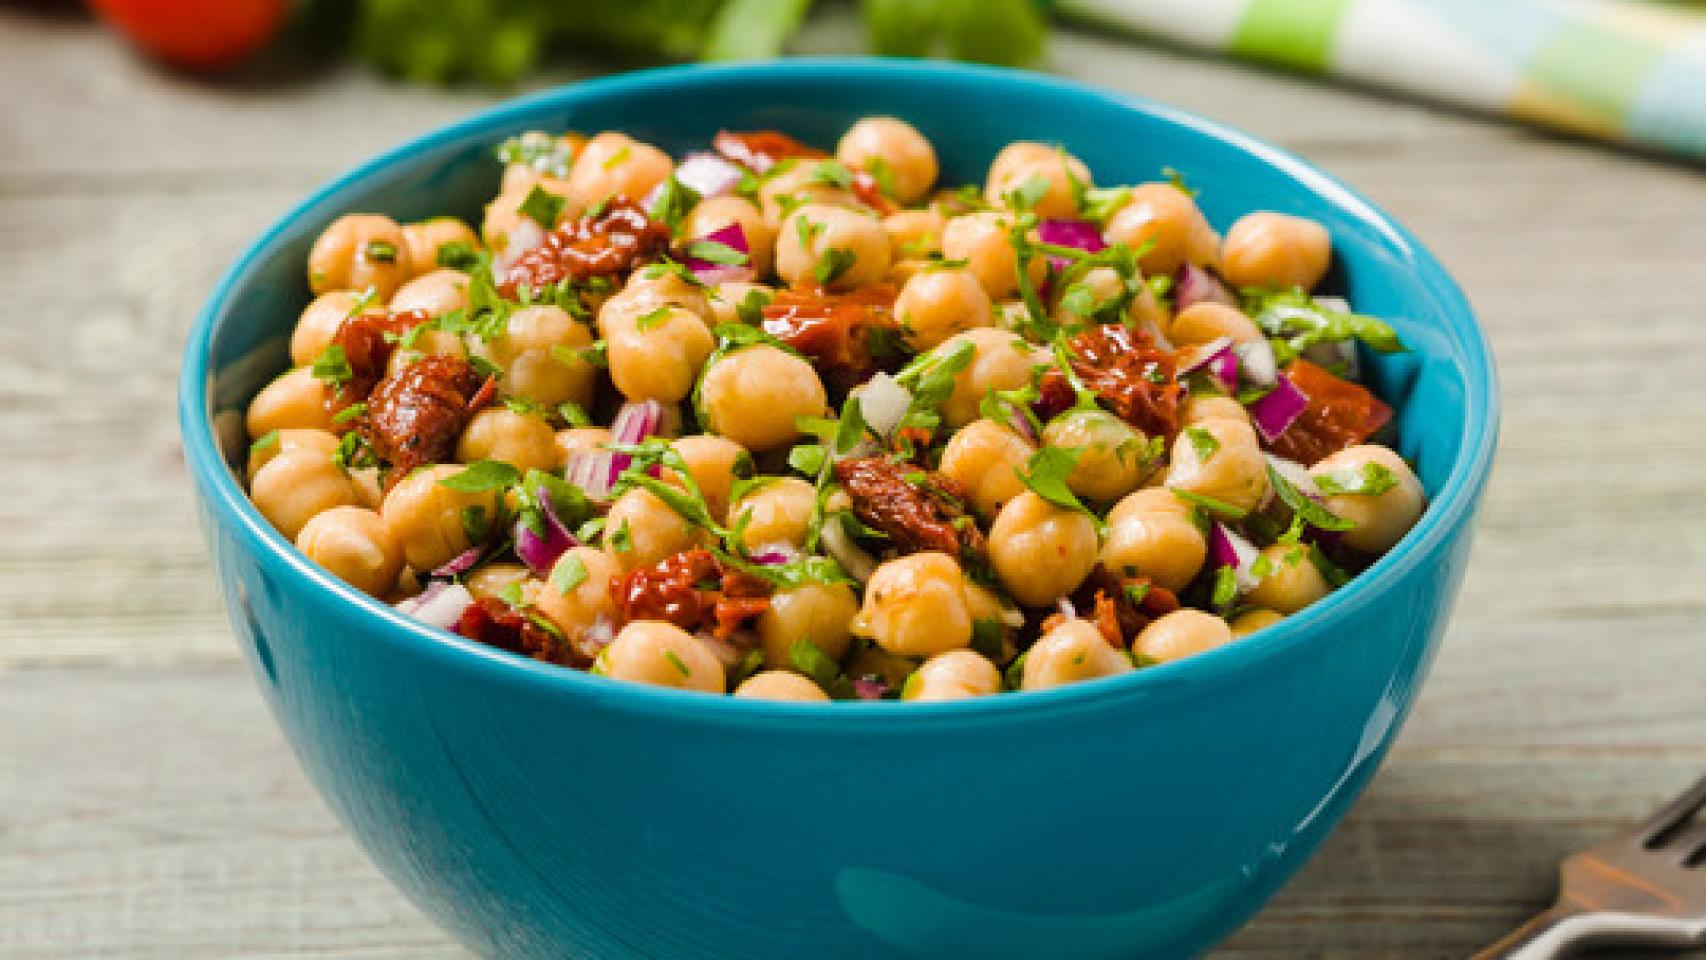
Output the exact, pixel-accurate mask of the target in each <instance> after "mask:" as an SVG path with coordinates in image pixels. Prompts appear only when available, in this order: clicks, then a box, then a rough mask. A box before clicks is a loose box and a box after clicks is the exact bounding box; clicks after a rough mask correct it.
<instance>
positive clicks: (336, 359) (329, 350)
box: [309, 343, 355, 387]
mask: <svg viewBox="0 0 1706 960" xmlns="http://www.w3.org/2000/svg"><path fill="white" fill-rule="evenodd" d="M309 372H310V373H312V374H313V376H314V379H316V380H318V381H320V382H321V383H324V384H326V385H327V386H332V387H338V386H342V385H343V384H345V383H347V382H349V380H350V379H351V378H352V377H354V376H355V371H354V370H353V369H351V368H350V364H349V357H348V356H346V355H345V354H344V348H343V347H342V346H340V345H339V344H336V343H329V344H327V345H326V349H324V350H322V351H320V355H319V356H318V357H315V358H314V366H313V367H311V368H310V369H309Z"/></svg>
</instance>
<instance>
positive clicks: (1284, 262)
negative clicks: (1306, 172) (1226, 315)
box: [1220, 210, 1333, 290]
mask: <svg viewBox="0 0 1706 960" xmlns="http://www.w3.org/2000/svg"><path fill="white" fill-rule="evenodd" d="M1332 258H1333V238H1332V236H1331V235H1329V234H1328V233H1327V228H1326V227H1323V226H1322V225H1320V224H1319V223H1316V222H1315V221H1313V220H1307V219H1304V218H1303V217H1292V216H1287V215H1286V214H1283V213H1271V212H1269V211H1266V210H1259V211H1257V212H1255V213H1249V214H1245V215H1244V216H1242V217H1240V218H1238V222H1236V223H1234V224H1233V225H1232V229H1230V230H1228V231H1226V240H1225V241H1224V242H1223V243H1221V245H1220V273H1221V276H1223V277H1225V278H1226V282H1227V283H1229V284H1231V285H1232V286H1234V287H1278V288H1281V289H1287V290H1289V289H1291V288H1292V287H1301V288H1303V289H1304V290H1311V289H1314V287H1315V285H1316V284H1318V283H1320V282H1321V278H1322V277H1324V276H1326V274H1327V264H1328V262H1329V261H1330V260H1332Z"/></svg>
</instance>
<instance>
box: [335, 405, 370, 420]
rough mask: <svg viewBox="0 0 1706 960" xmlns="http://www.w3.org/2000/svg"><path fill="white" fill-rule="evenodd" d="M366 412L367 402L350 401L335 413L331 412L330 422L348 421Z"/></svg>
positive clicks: (358, 417)
mask: <svg viewBox="0 0 1706 960" xmlns="http://www.w3.org/2000/svg"><path fill="white" fill-rule="evenodd" d="M366 413H367V404H365V403H352V404H350V405H349V406H347V407H345V408H343V409H342V410H339V411H338V412H337V413H334V414H332V422H333V423H340V424H341V423H349V422H350V421H351V420H357V419H360V418H361V417H362V416H364V415H365V414H366Z"/></svg>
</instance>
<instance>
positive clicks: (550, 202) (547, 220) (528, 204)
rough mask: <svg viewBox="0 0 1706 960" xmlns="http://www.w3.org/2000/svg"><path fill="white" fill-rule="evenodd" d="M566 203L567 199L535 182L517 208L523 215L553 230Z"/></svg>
mask: <svg viewBox="0 0 1706 960" xmlns="http://www.w3.org/2000/svg"><path fill="white" fill-rule="evenodd" d="M566 203H568V201H567V200H565V199H563V198H562V197H559V196H557V195H556V194H554V193H551V192H550V191H547V190H544V189H542V188H540V187H539V186H538V185H537V184H535V185H534V187H533V189H532V190H530V191H528V193H527V197H526V199H524V200H522V201H521V206H520V207H519V208H517V210H518V212H520V213H521V215H522V216H524V217H527V218H528V219H529V220H532V221H533V222H534V223H537V224H539V225H540V226H541V227H544V228H545V229H547V230H551V229H554V228H555V227H556V226H557V218H558V217H561V216H562V215H563V206H564V205H565V204H566Z"/></svg>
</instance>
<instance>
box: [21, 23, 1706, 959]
mask: <svg viewBox="0 0 1706 960" xmlns="http://www.w3.org/2000/svg"><path fill="white" fill-rule="evenodd" d="M41 9H42V7H41V6H40V5H36V6H30V5H25V6H23V7H21V8H20V7H18V6H16V5H13V6H7V7H5V8H3V9H0V77H4V79H5V80H6V81H7V82H6V88H7V89H8V90H9V91H11V93H10V95H9V96H8V97H7V100H6V103H5V105H4V106H3V107H0V235H4V236H6V237H8V238H10V240H9V242H7V243H5V244H0V294H3V295H4V301H3V302H4V304H5V306H4V309H3V312H0V450H4V453H5V457H6V460H7V463H6V466H5V467H4V468H0V477H3V478H4V483H3V489H4V492H5V494H6V496H4V497H0V537H3V538H4V541H5V544H6V549H5V550H3V551H0V956H4V957H20V958H24V957H28V958H32V960H34V958H41V960H57V958H72V957H77V958H84V957H159V958H168V957H170V958H203V957H206V958H212V957H238V956H241V957H309V956H311V957H347V958H404V957H408V958H439V957H445V958H448V957H461V956H464V954H463V953H461V952H460V951H459V950H458V949H456V948H455V947H454V946H453V945H451V944H450V943H449V942H448V941H447V940H446V938H445V937H444V936H443V935H442V934H440V933H438V932H437V931H436V930H435V929H434V928H433V927H432V926H431V925H430V924H429V923H428V922H427V921H426V920H424V919H423V918H421V917H420V916H419V915H418V914H417V913H415V912H414V911H413V910H412V909H411V908H409V907H408V906H407V905H406V904H405V903H403V902H402V901H401V899H400V898H399V897H398V896H397V895H396V894H395V893H394V892H392V890H391V889H390V888H389V887H388V886H387V885H386V884H385V883H384V881H383V880H382V879H381V878H380V877H379V876H378V874H377V873H376V872H375V871H374V870H373V869H372V868H371V867H370V866H368V865H367V864H366V862H365V861H364V860H363V859H362V858H361V856H360V854H359V853H358V852H357V851H356V849H355V847H354V845H353V844H352V843H351V842H350V841H349V840H348V839H347V838H346V837H345V836H344V835H343V834H342V832H341V831H340V830H339V829H338V827H337V826H336V824H335V823H334V822H333V821H332V819H331V817H330V816H329V815H328V814H327V813H326V811H325V809H324V808H323V807H322V806H321V805H320V803H319V802H318V801H317V800H316V799H315V798H314V796H313V795H312V793H311V792H310V791H309V789H308V787H307V785H306V783H305V782H304V781H303V779H302V777H301V775H300V774H299V773H298V772H297V770H296V768H295V766H294V764H293V762H292V761H291V759H290V757H289V755H288V752H287V750H286V748H285V746H284V744H283V742H282V740H281V739H280V737H279V736H278V734H277V732H276V731H275V730H274V728H273V727H272V725H271V723H270V721H269V720H268V719H267V718H266V717H265V715H264V710H263V709H262V707H261V703H260V700H259V698H258V697H257V696H256V695H255V694H254V692H253V691H252V689H251V686H250V683H249V681H248V679H247V678H246V677H245V676H244V675H243V672H242V670H241V669H240V668H239V667H237V666H236V665H235V664H234V662H233V661H234V659H235V651H234V647H233V645H232V643H231V641H230V638H229V634H228V632H227V629H226V626H225V624H224V622H223V619H222V617H221V615H220V613H219V610H218V607H217V602H216V600H215V597H214V593H213V589H212V585H211V581H210V579H209V577H208V575H207V571H206V569H205V561H204V559H203V556H202V551H201V543H200V537H199V534H198V533H197V532H196V530H195V528H194V522H193V518H192V516H191V510H190V505H189V495H188V491H187V487H186V480H185V477H184V474H183V469H182V466H181V464H180V462H179V458H178V453H177V443H176V434H177V431H176V426H175V421H174V414H173V397H174V389H173V385H174V379H175V376H176V371H177V359H178V352H179V349H180V346H181V343H182V338H183V336H184V333H185V331H186V330H187V328H188V325H189V321H190V318H191V316H192V315H193V313H194V311H195V308H196V307H197V305H198V304H199V302H200V301H201V299H202V298H203V297H204V296H205V294H206V293H207V291H208V289H209V288H210V287H211V285H212V283H213V281H214V279H215V278H216V277H217V275H218V273H219V272H220V271H221V270H222V269H223V268H224V266H225V265H226V263H227V262H228V260H229V258H230V257H231V256H232V255H233V254H234V253H235V251H236V250H237V249H238V247H239V246H240V245H241V244H242V243H244V242H245V241H246V240H247V239H248V238H249V237H251V236H252V235H253V234H254V233H255V232H256V231H257V230H259V229H260V228H261V227H262V226H264V225H265V223H266V222H267V221H268V220H270V219H271V218H272V217H274V216H276V215H277V214H278V213H279V212H281V211H282V210H283V209H284V208H285V207H286V206H287V205H288V204H290V203H291V202H293V201H294V200H295V199H296V198H297V197H299V196H301V195H302V194H303V193H304V192H305V191H307V190H308V189H310V188H311V187H313V186H314V185H315V184H317V183H319V182H320V181H322V180H323V179H325V178H326V177H327V176H329V175H330V174H332V173H335V172H336V171H337V170H339V169H341V168H343V167H345V166H347V165H349V164H350V163H352V162H353V161H355V160H357V159H360V158H361V157H364V156H367V155H370V154H372V153H374V152H376V151H377V150H379V149H382V148H383V147H385V146H387V145H389V144H391V143H394V142H396V141H398V140H400V139H403V138H405V137H407V136H412V135H414V134H417V133H420V132H422V131H424V130H427V129H429V128H431V127H433V126H436V125H438V124H440V123H442V122H445V121H448V120H450V119H452V118H454V117H457V116H459V115H461V114H463V113H465V112H467V111H469V110H471V109H474V108H476V107H478V106H480V105H482V104H484V103H486V102H488V101H489V100H490V99H491V97H490V96H489V95H487V94H485V93H482V92H479V91H463V92H451V93H446V92H442V91H433V90H423V89H417V88H406V87H395V86H389V85H386V84H384V83H382V82H380V81H378V80H376V79H374V78H372V77H370V76H368V75H366V74H365V73H364V72H362V71H361V70H360V69H359V68H356V67H351V66H346V67H338V68H327V69H323V70H316V71H309V72H305V73H295V72H291V71H275V73H276V75H273V76H267V75H261V76H251V77H247V78H244V79H243V80H242V81H241V82H240V83H238V84H236V85H235V86H228V85H213V84H202V83H197V82H194V81H185V80H182V79H179V78H175V77H171V76H167V75H164V74H162V73H160V72H158V71H156V70H153V69H151V68H149V67H147V66H146V65H144V64H141V63H139V62H138V61H136V60H135V59H133V58H131V57H128V56H126V55H124V54H123V52H122V51H120V50H118V49H117V48H116V47H115V46H114V45H113V43H112V42H111V41H110V40H109V39H108V38H106V37H105V36H102V35H100V34H97V33H96V32H94V31H93V30H91V29H90V28H89V27H88V26H87V25H86V24H85V23H83V22H82V21H81V20H80V19H78V18H77V17H75V16H62V15H57V14H44V13H42V12H40V10H41ZM854 36H855V32H854V29H853V25H852V24H851V23H850V22H849V21H848V19H847V18H846V16H845V15H832V16H830V17H829V18H828V20H827V21H823V22H820V23H819V24H818V25H816V26H814V27H813V29H812V30H811V31H810V32H809V33H808V35H807V36H806V37H805V38H804V40H803V41H802V43H801V44H800V48H801V49H802V51H810V52H835V51H846V50H850V49H852V48H854V46H855V44H856V40H855V39H854ZM1054 61H1055V63H1056V65H1057V68H1058V69H1059V70H1060V71H1061V72H1063V73H1066V74H1069V75H1072V76H1076V77H1080V78H1082V79H1086V80H1089V81H1092V82H1096V83H1101V84H1104V85H1108V86H1112V87H1117V88H1121V89H1125V90H1130V91H1133V92H1136V93H1141V94H1143V95H1146V96H1151V97H1154V98H1156V99H1160V100H1164V101H1169V102H1172V103H1176V104H1178V105H1181V106H1184V107H1187V108H1190V109H1194V110H1199V111H1201V112H1203V113H1206V114H1208V115H1210V116H1214V117H1218V118H1221V119H1224V120H1227V121H1229V122H1232V123H1234V124H1237V125H1240V126H1243V127H1245V128H1246V129H1249V130H1251V131H1252V132H1254V133H1256V134H1258V135H1260V136H1262V137H1264V138H1267V139H1269V140H1272V141H1275V142H1278V143H1280V144H1282V145H1285V146H1287V147H1290V148H1292V149H1294V150H1297V151H1299V152H1301V153H1303V154H1305V155H1306V156H1309V157H1311V158H1312V159H1314V160H1316V161H1318V162H1320V163H1322V164H1323V165H1324V166H1326V167H1327V168H1329V169H1331V170H1333V171H1334V172H1336V173H1338V174H1340V175H1341V176H1343V177H1344V178H1346V179H1347V180H1349V181H1350V182H1351V183H1353V184H1355V185H1356V186H1357V187H1358V188H1360V189H1361V190H1362V191H1364V192H1365V193H1367V194H1368V195H1369V196H1370V197H1372V198H1373V199H1374V200H1375V201H1376V202H1377V203H1379V204H1381V205H1383V206H1385V207H1386V208H1387V209H1389V210H1391V211H1392V212H1393V213H1394V214H1396V215H1397V216H1399V217H1400V218H1402V219H1403V220H1405V221H1406V222H1407V223H1409V224H1410V225H1411V226H1412V227H1414V228H1415V230H1416V231H1417V232H1418V233H1419V234H1420V235H1421V236H1422V237H1423V238H1424V239H1425V240H1426V241H1428V242H1429V243H1430V244H1431V245H1432V246H1433V247H1434V248H1435V249H1436V250H1437V251H1438V252H1439V253H1440V255H1441V256H1442V258H1443V259H1444V260H1445V261H1446V263H1447V265H1448V266H1450V267H1451V268H1452V269H1453V270H1454V271H1455V272H1456V273H1457V275H1458V276H1459V278H1460V279H1461V281H1462V282H1463V284H1464V286H1465V288H1466V289H1467V290H1468V292H1469V294H1470V296H1471V298H1472V299H1473V300H1474V301H1475V303H1476V305H1477V307H1478V308H1479V310H1480V311H1481V313H1482V315H1483V318H1484V320H1485V322H1486V324H1487V327H1488V329H1489V330H1490V332H1491V334H1492V337H1493V340H1494V342H1495V347H1496V349H1497V352H1498V355H1499V359H1500V362H1501V366H1502V374H1503V380H1504V389H1505V399H1506V416H1505V434H1504V436H1505V440H1504V444H1503V449H1502V454H1501V458H1500V465H1499V469H1498V473H1497V476H1496V477H1495V478H1494V482H1493V485H1492V488H1491V490H1490V492H1489V495H1488V498H1487V502H1486V507H1485V513H1484V519H1483V522H1482V524H1481V527H1480V538H1479V543H1478V546H1477V552H1476V556H1475V560H1474V562H1473V565H1472V570H1471V573H1470V577H1469V581H1468V585H1467V586H1466V588H1465V590H1464V595H1463V600H1462V603H1461V605H1460V607H1459V612H1458V615H1457V618H1456V620H1455V622H1454V626H1453V628H1452V633H1451V636H1450V638H1449V640H1448V643H1447V646H1446V649H1445V651H1444V653H1443V654H1442V656H1441V658H1440V661H1439V665H1438V668H1437V670H1436V674H1435V677H1434V679H1433V680H1432V681H1431V683H1430V686H1429V688H1428V690H1427V692H1426V693H1425V694H1424V696H1423V699H1422V702H1421V704H1420V706H1419V707H1418V709H1417V711H1416V716H1415V718H1414V720H1413V721H1412V723H1411V725H1410V726H1409V728H1408V729H1407V730H1406V732H1405V734H1404V736H1403V738H1402V739H1401V741H1400V742H1399V745H1398V746H1397V748H1396V749H1395V750H1394V752H1393V754H1392V757H1391V760H1390V762H1389V763H1388V764H1387V766H1386V768H1385V770H1384V771H1383V772H1382V773H1381V774H1380V776H1379V777H1378V778H1377V779H1376V780H1375V782H1374V785H1373V787H1372V788H1371V789H1370V791H1369V793H1368V795H1367V797H1366V798H1365V799H1364V800H1363V801H1362V803H1360V804H1359V805H1358V806H1357V808H1356V809H1355V810H1354V811H1353V812H1352V814H1351V816H1350V818H1349V819H1348V821H1347V822H1346V824H1345V826H1344V828H1343V829H1342V830H1341V831H1340V832H1339V833H1338V834H1337V835H1336V836H1335V837H1334V838H1333V839H1332V840H1331V841H1330V842H1329V843H1328V845H1327V847H1326V848H1325V850H1324V851H1323V853H1322V855H1321V856H1320V857H1319V858H1318V859H1317V860H1316V861H1315V862H1314V863H1312V864H1311V865H1310V866H1309V867H1308V868H1307V869H1306V870H1305V871H1304V872H1303V874H1302V875H1301V876H1300V877H1299V878H1298V880H1297V881H1296V883H1295V884H1293V885H1292V886H1291V887H1290V888H1289V889H1288V890H1287V891H1286V892H1285V893H1284V894H1282V896H1281V897H1280V898H1279V899H1278V900H1277V901H1276V902H1275V903H1274V904H1273V906H1272V907H1271V908H1270V909H1269V910H1267V911H1266V912H1265V913H1264V914H1263V915H1262V916H1261V917H1259V918H1258V919H1257V920H1256V921H1255V922H1254V923H1253V924H1252V925H1251V926H1250V927H1249V928H1247V929H1246V930H1245V931H1244V932H1242V933H1241V934H1240V935H1239V936H1238V937H1237V938H1236V939H1235V940H1234V941H1233V942H1232V943H1231V944H1229V945H1228V946H1227V947H1226V948H1225V949H1224V950H1223V951H1221V953H1220V955H1221V956H1225V957H1248V958H1256V957H1275V958H1277V957H1300V956H1319V957H1395V958H1396V957H1402V958H1427V957H1439V958H1446V957H1453V956H1461V955H1463V954H1465V953H1466V952H1468V951H1469V950H1470V949H1471V948H1473V947H1474V946H1476V945H1478V944H1479V943H1481V942H1484V941H1486V940H1488V939H1491V938H1492V937H1494V936H1495V935H1497V934H1498V933H1500V932H1501V931H1502V930H1503V929H1505V928H1507V927H1509V926H1510V925H1512V924H1514V923H1515V922H1517V921H1518V920H1519V919H1520V918H1521V917H1522V916H1523V915H1524V914H1525V913H1526V912H1528V911H1530V910H1533V909H1536V908H1538V907H1539V906H1540V905H1541V904H1542V903H1543V901H1545V900H1546V899H1547V898H1548V897H1549V896H1550V893H1551V890H1550V886H1551V874H1552V869H1553V864H1554V863H1555V861H1556V860H1557V858H1558V857H1560V856H1561V855H1562V854H1564V853H1566V852H1568V851H1569V850H1571V849H1573V848H1575V847H1577V846H1580V845H1581V844H1583V843H1585V842H1587V841H1589V840H1591V839H1593V838H1595V837H1598V836H1600V835H1603V834H1604V833H1607V832H1610V831H1612V830H1614V829H1616V828H1617V827H1619V826H1621V825H1622V824H1624V823H1627V822H1628V821H1630V820H1632V819H1634V818H1637V817H1639V816H1641V815H1643V814H1644V813H1645V812H1646V811H1647V810H1648V809H1649V808H1650V807H1651V806H1652V805H1653V804H1654V803H1655V802H1657V801H1658V800H1660V799H1662V798H1663V797H1665V796H1666V795H1667V794H1668V793H1670V792H1671V791H1674V790H1675V789H1678V788H1679V787H1681V786H1682V785H1683V784H1685V783H1687V782H1689V781H1690V780H1691V779H1692V778H1693V777H1694V776H1697V775H1698V772H1699V771H1700V770H1701V769H1702V768H1706V695H1703V691H1706V657H1703V653H1706V496H1702V494H1703V493H1706V377H1703V376H1701V374H1700V371H1701V370H1703V369H1706V307H1703V306H1702V304H1706V267H1702V260H1701V258H1702V256H1703V255H1706V179H1702V177H1701V173H1700V171H1699V170H1697V169H1690V168H1687V167H1684V166H1680V165H1670V164H1666V163H1662V162H1656V161H1652V160H1646V159H1641V158H1637V157H1632V156H1629V155H1627V154H1620V153H1617V152H1614V151H1611V150H1608V149H1604V148H1601V147H1598V146H1594V145H1589V144H1578V143H1572V142H1568V141H1563V140H1557V139H1553V138H1550V137H1546V136H1544V135H1540V134H1534V133H1529V132H1526V131H1522V130H1518V129H1512V128H1508V127H1504V126H1499V125H1496V124H1491V123H1487V122H1483V121H1478V120H1474V119H1468V118H1463V117H1458V116H1453V115H1449V114H1442V113H1439V112H1437V111H1434V110H1431V109H1427V108H1423V107H1419V106H1414V105H1409V104H1403V103H1394V102H1392V101H1388V100H1379V99H1373V98H1367V97H1362V96H1359V95H1356V94H1352V93H1346V92H1343V91H1338V90H1332V89H1328V88H1325V87H1320V86H1314V85H1310V84H1308V83H1305V82H1302V81H1297V80H1293V79H1290V78H1285V77H1280V76H1276V75H1271V74H1264V73H1257V72H1251V71H1248V70H1244V69H1241V68H1238V67H1235V66H1231V65H1227V64H1221V63H1216V62H1209V61H1201V60H1194V59H1190V58H1187V57H1183V56H1180V55H1176V54H1172V53H1168V52H1164V51H1156V50H1147V49H1144V48H1141V47H1137V46H1134V45H1129V44H1126V43H1123V42H1119V41H1114V40H1108V39H1102V38H1096V37H1090V36H1086V35H1079V34H1070V33H1067V34H1062V35H1061V36H1059V37H1058V39H1057V42H1056V44H1055V48H1054ZM586 69H591V68H590V67H587V68H586ZM572 75H573V74H572V71H571V72H565V73H562V74H560V75H559V76H558V77H557V78H556V79H559V80H560V79H569V78H571V77H572ZM1695 956H1706V954H1696V955H1695Z"/></svg>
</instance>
